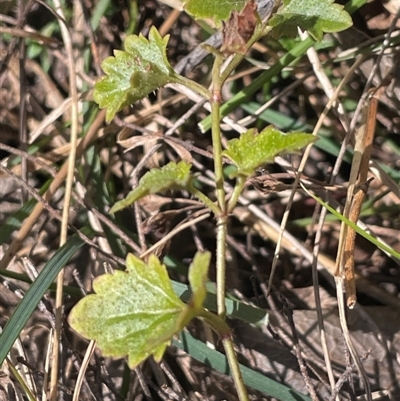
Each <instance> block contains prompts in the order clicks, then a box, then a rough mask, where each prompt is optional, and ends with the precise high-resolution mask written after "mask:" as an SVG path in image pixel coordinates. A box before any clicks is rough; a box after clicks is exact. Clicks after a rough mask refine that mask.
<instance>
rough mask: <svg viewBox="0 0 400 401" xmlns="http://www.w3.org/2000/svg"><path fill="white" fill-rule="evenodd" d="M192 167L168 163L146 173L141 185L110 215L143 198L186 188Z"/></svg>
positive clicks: (114, 207)
mask: <svg viewBox="0 0 400 401" xmlns="http://www.w3.org/2000/svg"><path fill="white" fill-rule="evenodd" d="M191 167H192V165H191V164H190V163H186V162H184V161H180V162H179V163H174V162H171V163H168V164H166V165H165V166H164V167H162V168H161V169H153V170H151V171H149V172H148V173H146V174H145V175H144V176H143V177H142V178H141V180H140V181H139V185H138V186H137V187H136V188H135V189H134V190H133V191H131V192H129V194H128V195H127V197H126V198H125V199H122V200H120V201H119V202H117V203H116V204H115V205H114V206H113V207H112V208H111V210H110V213H115V212H118V211H119V210H122V209H124V208H126V207H128V206H130V205H132V204H133V203H134V202H136V201H137V200H138V199H140V198H143V196H146V195H149V194H154V193H157V192H162V191H166V190H167V189H175V188H177V189H180V188H186V186H187V184H188V183H189V181H190V180H191V177H192V176H191V174H190V168H191Z"/></svg>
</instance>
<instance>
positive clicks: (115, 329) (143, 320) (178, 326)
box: [69, 252, 211, 368]
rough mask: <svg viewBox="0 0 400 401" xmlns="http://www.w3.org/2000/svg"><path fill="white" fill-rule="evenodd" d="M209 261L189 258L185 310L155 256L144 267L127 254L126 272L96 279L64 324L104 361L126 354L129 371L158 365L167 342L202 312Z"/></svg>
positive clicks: (206, 255)
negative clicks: (92, 343) (93, 344)
mask: <svg viewBox="0 0 400 401" xmlns="http://www.w3.org/2000/svg"><path fill="white" fill-rule="evenodd" d="M210 258H211V254H210V252H202V253H200V252H199V253H197V254H196V255H195V258H194V260H193V263H192V265H191V266H190V269H189V277H190V280H191V286H192V296H191V299H190V302H189V304H188V305H186V304H185V303H184V302H182V301H181V300H180V299H179V297H178V296H177V295H176V293H175V292H174V289H173V286H172V282H171V281H170V279H169V277H168V273H167V270H166V268H165V266H164V265H162V264H161V263H160V261H159V260H158V258H157V256H155V255H150V257H149V260H148V263H147V264H146V263H145V262H144V261H143V260H141V259H139V258H138V257H136V256H134V255H132V254H128V256H127V259H126V271H124V272H122V271H119V270H117V271H115V272H114V274H104V275H102V276H100V277H98V278H96V279H95V281H94V283H93V289H94V291H95V294H91V295H88V296H86V297H84V298H83V299H82V300H80V301H79V302H78V304H77V305H75V307H74V308H73V309H72V311H71V313H70V315H69V323H70V325H71V327H72V328H73V329H74V330H75V331H77V332H78V333H79V334H81V335H82V336H83V337H85V338H88V339H91V340H96V341H97V345H98V346H99V348H100V349H101V351H102V353H103V354H104V355H105V356H113V357H123V356H125V355H128V363H129V366H130V367H131V368H134V367H136V366H137V365H138V364H139V363H141V362H142V361H143V360H145V359H146V358H147V357H148V356H150V355H154V358H155V359H156V360H157V361H159V360H160V359H161V358H162V356H163V354H164V351H165V348H166V347H167V346H168V345H169V343H170V341H171V339H172V337H173V336H174V335H175V334H176V333H178V332H179V331H181V330H182V329H183V327H184V326H185V325H186V324H187V323H188V322H189V321H190V320H191V319H192V318H193V317H194V316H196V315H197V314H198V312H199V309H201V308H202V304H203V302H204V299H205V297H206V288H205V283H206V280H207V273H208V265H209V262H210Z"/></svg>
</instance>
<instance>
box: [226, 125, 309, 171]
mask: <svg viewBox="0 0 400 401" xmlns="http://www.w3.org/2000/svg"><path fill="white" fill-rule="evenodd" d="M315 140H316V137H315V136H313V135H311V134H305V133H301V132H293V133H289V134H284V133H283V132H280V131H278V130H277V129H275V128H274V127H272V126H269V127H267V128H264V129H263V130H262V131H261V132H260V133H259V134H258V133H257V130H256V129H255V128H252V129H249V130H248V131H246V132H245V133H243V134H241V135H240V137H239V138H235V139H232V140H230V141H228V145H227V149H226V150H224V151H223V152H222V153H223V155H224V156H226V157H228V158H229V159H230V160H232V162H233V163H234V164H235V165H236V167H237V171H236V173H235V174H234V175H243V176H251V175H252V174H254V172H255V170H256V169H257V168H259V167H261V166H263V165H264V164H266V163H271V162H273V160H274V158H275V156H277V155H278V154H280V153H291V152H296V151H298V150H300V149H301V148H303V147H304V146H306V145H308V144H310V143H312V142H314V141H315Z"/></svg>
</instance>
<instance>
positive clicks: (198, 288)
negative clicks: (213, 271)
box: [189, 252, 211, 309]
mask: <svg viewBox="0 0 400 401" xmlns="http://www.w3.org/2000/svg"><path fill="white" fill-rule="evenodd" d="M210 260H211V253H210V252H197V253H196V255H195V257H194V259H193V262H192V264H191V265H190V267H189V283H190V287H191V289H192V292H193V294H192V297H191V299H190V305H191V306H193V307H194V308H195V309H197V308H201V307H202V305H203V302H204V300H205V299H206V295H207V289H206V282H207V279H208V267H209V265H210Z"/></svg>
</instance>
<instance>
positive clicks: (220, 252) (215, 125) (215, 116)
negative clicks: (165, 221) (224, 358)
mask: <svg viewBox="0 0 400 401" xmlns="http://www.w3.org/2000/svg"><path fill="white" fill-rule="evenodd" d="M221 65H222V57H221V56H218V55H217V56H216V58H215V61H214V66H213V71H212V94H211V99H210V103H211V116H212V117H211V118H212V127H211V136H212V144H213V155H214V173H215V185H216V196H217V202H218V206H219V208H220V210H221V212H220V214H219V215H218V216H216V217H217V255H216V258H217V266H216V269H217V306H218V315H219V316H220V317H222V318H224V317H225V313H226V308H225V281H226V280H225V275H226V274H225V273H226V272H225V253H226V224H227V218H226V202H225V190H224V172H223V165H222V143H221V129H220V106H221V101H222V100H221V80H220V70H221Z"/></svg>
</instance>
